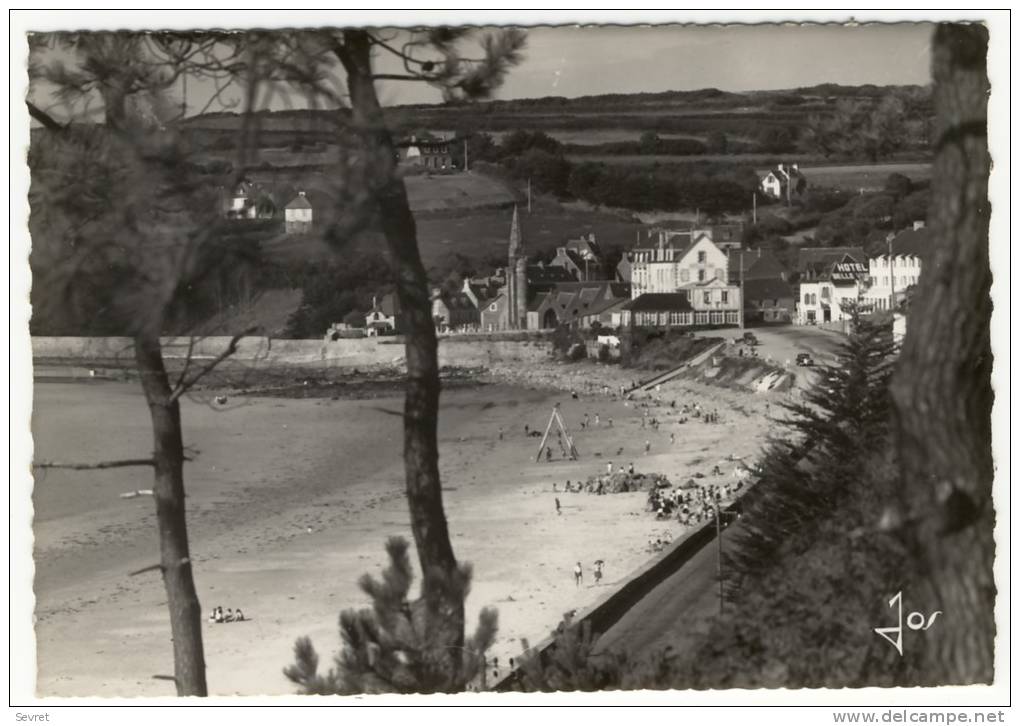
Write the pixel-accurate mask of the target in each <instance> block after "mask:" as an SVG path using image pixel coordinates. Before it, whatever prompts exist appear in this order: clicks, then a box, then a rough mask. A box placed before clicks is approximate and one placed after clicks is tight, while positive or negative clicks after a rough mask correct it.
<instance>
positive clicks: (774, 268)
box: [726, 247, 786, 285]
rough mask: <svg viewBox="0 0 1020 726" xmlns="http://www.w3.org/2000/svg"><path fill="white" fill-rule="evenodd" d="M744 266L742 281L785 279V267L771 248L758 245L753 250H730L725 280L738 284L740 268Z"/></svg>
mask: <svg viewBox="0 0 1020 726" xmlns="http://www.w3.org/2000/svg"><path fill="white" fill-rule="evenodd" d="M741 266H743V268H744V275H743V279H744V281H745V282H746V281H748V280H785V279H786V269H785V268H784V267H783V265H782V263H781V262H780V261H779V260H778V259H776V256H775V255H774V254H772V251H771V250H763V249H761V248H760V247H759V248H757V249H753V250H743V251H742V252H741V251H739V250H731V251H730V254H729V260H728V261H727V271H726V274H727V281H728V282H729V283H730V284H731V285H738V284H740V279H741V275H740V268H741Z"/></svg>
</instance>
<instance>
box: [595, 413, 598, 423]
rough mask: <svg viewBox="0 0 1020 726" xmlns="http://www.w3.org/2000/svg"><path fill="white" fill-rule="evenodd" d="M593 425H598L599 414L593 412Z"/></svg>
mask: <svg viewBox="0 0 1020 726" xmlns="http://www.w3.org/2000/svg"><path fill="white" fill-rule="evenodd" d="M595 425H596V426H598V425H599V415H598V414H595Z"/></svg>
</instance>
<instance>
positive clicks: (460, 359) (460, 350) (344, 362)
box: [32, 336, 552, 368]
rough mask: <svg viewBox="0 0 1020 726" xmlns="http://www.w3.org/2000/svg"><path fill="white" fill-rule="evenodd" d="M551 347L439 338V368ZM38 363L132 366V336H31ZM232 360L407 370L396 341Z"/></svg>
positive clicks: (268, 344) (180, 346)
mask: <svg viewBox="0 0 1020 726" xmlns="http://www.w3.org/2000/svg"><path fill="white" fill-rule="evenodd" d="M230 340H231V339H230V337H228V336H210V337H205V338H163V340H162V344H163V355H164V356H165V357H166V358H167V359H183V358H186V357H188V356H189V355H190V356H191V357H192V358H195V359H198V360H201V359H210V358H215V357H216V356H218V355H220V354H221V353H222V352H223V351H224V350H226V349H227V346H229V345H230ZM551 351H552V345H551V343H549V342H548V341H545V340H484V339H483V340H479V339H478V336H472V338H471V339H466V340H460V339H458V338H455V337H451V338H440V340H439V365H440V366H462V367H474V366H488V365H491V364H493V363H536V362H539V361H544V360H547V359H548V358H549V357H550V353H551ZM32 357H33V358H34V359H36V360H39V359H43V360H51V361H68V362H88V361H96V362H99V361H103V362H110V361H115V362H123V363H124V364H125V365H130V364H133V362H134V351H133V349H132V344H131V339H130V338H117V337H108V338H78V337H35V338H32ZM231 360H235V361H240V362H244V363H249V364H254V365H267V366H309V367H316V368H371V367H373V366H403V364H404V344H403V341H401V340H399V339H396V338H341V339H340V340H336V341H328V342H326V341H322V340H282V339H271V338H266V337H261V336H249V337H246V338H241V340H240V341H238V345H237V352H236V353H235V354H234V355H233V356H231Z"/></svg>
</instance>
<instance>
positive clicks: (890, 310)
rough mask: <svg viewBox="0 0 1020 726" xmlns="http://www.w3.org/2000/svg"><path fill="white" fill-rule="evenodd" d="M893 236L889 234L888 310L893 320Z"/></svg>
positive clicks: (894, 283)
mask: <svg viewBox="0 0 1020 726" xmlns="http://www.w3.org/2000/svg"><path fill="white" fill-rule="evenodd" d="M892 242H893V237H892V235H889V312H890V313H892V316H893V321H894V322H895V320H896V274H895V271H896V270H895V268H894V267H893V265H894V264H895V259H894V258H893V249H892Z"/></svg>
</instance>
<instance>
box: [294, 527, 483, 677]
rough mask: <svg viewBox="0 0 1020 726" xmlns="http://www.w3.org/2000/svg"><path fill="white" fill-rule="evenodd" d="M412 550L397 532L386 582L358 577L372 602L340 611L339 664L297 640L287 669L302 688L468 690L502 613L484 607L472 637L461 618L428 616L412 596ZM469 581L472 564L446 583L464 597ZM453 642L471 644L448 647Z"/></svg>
mask: <svg viewBox="0 0 1020 726" xmlns="http://www.w3.org/2000/svg"><path fill="white" fill-rule="evenodd" d="M407 550H408V545H407V542H406V541H405V540H403V539H402V538H400V537H393V538H391V539H390V540H389V541H388V542H387V543H386V553H387V555H388V556H389V560H390V564H389V567H388V568H387V569H386V571H385V572H383V578H382V580H375V579H373V578H372V577H371V576H369V575H365V576H364V577H362V578H361V580H360V581H359V583H358V584H359V585H360V586H361V589H362V590H363V591H364V592H365V594H366V595H368V596H369V597H370V598H371V599H372V607H371V608H365V609H362V610H358V611H354V610H345V611H343V612H342V613H341V615H340V638H341V641H342V643H343V647H342V650H341V651H340V653H338V654H337V656H336V658H335V668H333V669H330V670H329V672H327V673H325V674H321V675H320V674H319V669H318V667H319V656H318V654H317V653H316V652H315V648H314V647H313V646H312V643H311V641H310V640H309V639H308V638H300V639H298V640H297V642H296V643H295V645H294V660H295V662H294V664H293V665H290V666H288V667H287V668H285V669H284V671H283V673H284V675H285V676H287V678H288V679H290V680H291V681H292V682H293V683H295V684H296V685H297V686H298V687H299V688H300V692H301V693H302V694H306V695H320V696H321V695H344V696H347V695H355V694H360V693H437V692H443V693H454V692H458V691H463V690H466V689H467V688H468V686H469V684H471V683H472V682H473V681H474V680H475V679H476V677H478V676H479V675H480V674H481V672H482V670H483V669H484V668H485V652H486V651H487V650H488V649H489V648H490V647H491V646H492V643H493V642H494V640H495V638H496V630H497V615H496V611H495V610H493V609H491V608H484V609H483V610H482V612H481V615H480V616H479V618H478V628H477V630H476V631H475V634H474V635H473V636H472V637H471V638H467V639H466V640H465V639H463V638H462V637H456V636H457V634H456V633H452V632H451V630H452V629H454V628H458V629H459V628H463V624H462V623H457V622H450V621H446V620H442V619H436V618H434V617H427V615H428V614H427V613H426V608H427V605H426V603H425V602H424V601H423V600H421V599H419V600H415V601H414V602H411V601H409V600H408V594H409V592H410V589H411V583H412V582H413V579H414V575H413V571H412V569H411V562H410V559H409V557H408V554H407ZM470 581H471V570H470V567H468V566H461V569H460V571H459V572H458V573H457V576H456V577H454V578H451V579H450V581H448V582H447V583H446V586H447V587H449V588H450V589H451V590H452V591H453V592H454V593H455V594H456V595H457V597H459V598H460V600H461V602H463V600H464V598H465V597H466V596H467V591H468V587H469V584H470ZM451 636H454V637H452V638H451ZM451 640H455V641H458V640H459V641H463V642H464V645H463V646H456V647H447V645H446V644H447V643H449V642H451Z"/></svg>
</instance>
